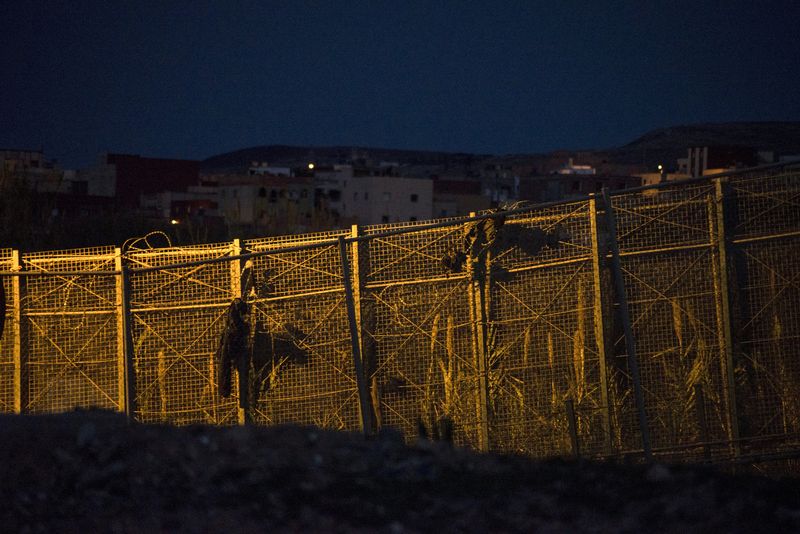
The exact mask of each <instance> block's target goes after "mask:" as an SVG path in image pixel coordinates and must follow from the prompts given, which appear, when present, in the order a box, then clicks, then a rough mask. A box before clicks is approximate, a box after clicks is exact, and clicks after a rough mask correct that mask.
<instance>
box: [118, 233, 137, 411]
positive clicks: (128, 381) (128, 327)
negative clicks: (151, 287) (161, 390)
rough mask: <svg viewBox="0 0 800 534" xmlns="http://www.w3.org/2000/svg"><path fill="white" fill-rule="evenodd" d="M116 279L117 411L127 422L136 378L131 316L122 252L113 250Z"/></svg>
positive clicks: (134, 392)
mask: <svg viewBox="0 0 800 534" xmlns="http://www.w3.org/2000/svg"><path fill="white" fill-rule="evenodd" d="M114 267H115V270H117V271H119V273H120V274H119V276H118V277H117V282H116V287H117V302H116V306H117V310H119V314H118V316H117V317H118V318H117V377H118V379H117V380H118V381H117V383H118V395H119V408H120V411H121V412H123V413H125V415H127V417H128V419H129V420H131V419H133V418H134V417H135V415H136V377H135V376H134V371H133V358H134V357H135V355H134V353H133V332H132V326H133V315H132V312H131V284H130V272H129V271H128V266H127V265H126V263H125V258H124V257H123V255H122V249H120V248H116V249H115V250H114Z"/></svg>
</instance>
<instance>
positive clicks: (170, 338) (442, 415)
mask: <svg viewBox="0 0 800 534" xmlns="http://www.w3.org/2000/svg"><path fill="white" fill-rule="evenodd" d="M799 255H800V172H798V170H797V168H796V167H794V169H793V168H792V167H788V166H787V167H779V168H769V169H751V170H749V171H747V172H743V173H738V174H729V175H725V176H718V177H711V178H706V179H698V180H693V181H687V182H683V183H667V184H661V185H660V186H657V187H651V188H639V189H635V190H627V191H619V192H614V193H613V194H612V195H609V194H608V193H607V192H604V193H603V194H598V195H596V196H591V197H589V198H585V199H581V200H575V201H568V202H561V203H552V204H547V205H539V206H533V207H526V208H519V209H513V210H510V211H501V212H492V213H484V214H480V215H478V216H473V217H469V218H467V217H465V218H455V219H447V220H439V221H435V222H432V223H421V222H415V223H404V224H394V225H382V226H369V227H354V228H353V229H352V230H349V231H332V232H327V233H320V234H309V235H292V236H285V237H278V238H266V239H257V240H248V241H239V240H235V241H233V242H231V243H221V244H210V245H199V246H190V247H180V248H176V247H163V248H150V247H149V246H146V241H144V240H140V241H138V242H135V243H133V244H132V245H131V246H128V247H127V248H126V249H122V250H121V249H119V248H113V247H100V248H93V249H81V250H63V251H56V252H37V253H30V254H27V253H20V252H18V251H15V250H0V272H1V273H2V282H3V288H4V293H5V299H6V306H5V321H4V322H5V325H4V329H3V330H4V331H3V334H2V345H0V349H1V350H2V352H0V410H2V411H4V412H17V413H50V412H58V411H63V410H69V409H72V408H74V407H90V406H92V407H103V408H109V409H114V410H119V411H122V412H126V413H127V414H129V416H130V417H132V418H135V419H136V420H138V421H143V422H168V423H174V424H191V423H212V424H220V425H235V424H242V423H252V424H264V425H273V424H279V423H289V422H292V423H302V424H313V425H319V426H321V427H327V428H336V429H345V430H361V431H364V432H367V433H372V432H375V431H377V430H378V429H379V428H381V427H393V428H397V429H400V430H401V431H402V432H403V433H404V434H405V435H406V436H407V437H408V438H409V439H412V438H413V437H415V436H416V435H417V433H418V432H419V431H420V429H421V428H423V427H424V428H425V430H426V432H427V433H429V434H436V433H443V434H444V433H447V434H449V433H450V432H452V439H453V440H454V441H455V442H456V443H458V444H461V445H468V446H471V447H473V448H475V449H479V450H497V451H512V452H521V453H526V454H531V455H534V456H546V455H558V454H581V455H586V456H612V455H620V454H633V455H641V454H644V455H646V456H650V455H659V456H662V457H668V458H672V459H694V460H697V459H700V460H703V459H705V460H710V461H715V460H731V459H742V458H745V459H746V458H753V457H754V455H759V457H761V458H766V457H776V455H791V454H793V453H794V452H795V451H797V450H798V449H800V447H798V439H797V438H798V431H800V358H798V350H797V348H796V347H797V343H798V339H800V299H799V298H798V297H799V296H800V263H799V262H798V261H797V258H798V256H799Z"/></svg>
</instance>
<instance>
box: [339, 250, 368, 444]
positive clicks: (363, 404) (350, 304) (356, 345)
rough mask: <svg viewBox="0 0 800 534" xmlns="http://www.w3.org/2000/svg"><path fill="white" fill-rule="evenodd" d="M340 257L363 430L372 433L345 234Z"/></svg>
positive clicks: (366, 433)
mask: <svg viewBox="0 0 800 534" xmlns="http://www.w3.org/2000/svg"><path fill="white" fill-rule="evenodd" d="M339 257H340V258H341V262H342V263H341V264H342V281H343V283H344V298H345V304H346V306H347V321H348V323H349V324H350V344H351V346H352V353H353V367H354V370H355V373H356V385H357V386H358V401H359V403H358V406H359V411H360V415H361V430H362V432H364V434H365V435H368V436H369V435H371V434H372V433H373V430H372V410H371V409H370V397H369V388H368V387H367V377H366V376H365V375H364V365H363V362H362V361H361V337H360V334H359V330H360V326H359V324H358V319H357V316H356V303H355V299H354V297H353V285H352V282H351V279H350V260H349V258H348V256H347V242H346V241H345V239H344V236H339Z"/></svg>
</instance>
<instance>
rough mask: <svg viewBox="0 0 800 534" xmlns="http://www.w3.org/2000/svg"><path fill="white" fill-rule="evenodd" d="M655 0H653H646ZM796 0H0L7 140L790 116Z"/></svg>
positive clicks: (799, 39)
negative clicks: (518, 0) (607, 0)
mask: <svg viewBox="0 0 800 534" xmlns="http://www.w3.org/2000/svg"><path fill="white" fill-rule="evenodd" d="M655 4H658V6H659V7H653V5H655ZM798 23H800V2H769V1H766V2H758V3H757V2H752V1H748V2H739V1H719V2H709V1H705V2H697V1H694V2H692V1H688V2H684V1H675V2H672V1H671V2H640V1H630V2H589V1H587V2H573V1H563V2H535V1H527V2H526V1H520V2H491V3H490V2H467V1H463V2H462V1H450V2H436V1H425V2H403V1H398V0H393V1H388V2H377V1H376V2H346V1H330V2H322V1H292V2H267V1H265V2H243V1H234V2H222V1H220V2H216V3H211V2H196V1H191V2H188V1H187V2H178V1H170V0H163V1H141V2H140V1H136V2H133V1H131V2H121V1H107V2H106V1H103V2H85V1H67V2H41V1H29V0H4V1H2V3H0V51H1V52H2V56H1V59H0V147H5V148H7V147H18V148H39V147H43V148H44V150H45V152H46V154H48V155H49V156H51V157H55V158H58V159H59V160H60V161H61V162H62V163H63V164H64V165H66V166H68V167H69V166H73V167H74V166H82V165H85V164H88V163H91V162H93V161H94V160H95V158H96V156H97V154H98V153H99V152H102V151H113V152H132V153H139V154H143V155H148V156H159V157H177V158H191V159H202V158H205V157H208V156H211V155H214V154H217V153H220V152H225V151H229V150H234V149H238V148H243V147H247V146H254V145H262V144H310V145H362V146H380V147H387V148H409V149H429V150H447V151H462V152H479V153H494V154H508V153H531V152H543V151H549V150H552V149H556V148H574V149H577V148H605V147H610V146H616V145H619V144H623V143H626V142H628V141H630V140H632V139H634V138H635V137H637V136H639V135H641V134H643V133H645V132H646V131H648V130H650V129H653V128H658V127H663V126H670V125H676V124H682V123H697V122H723V121H738V120H800V75H799V74H798V72H799V71H800V31H798V28H799V27H800V24H798Z"/></svg>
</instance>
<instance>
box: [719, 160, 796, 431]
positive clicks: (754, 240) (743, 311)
mask: <svg viewBox="0 0 800 534" xmlns="http://www.w3.org/2000/svg"><path fill="white" fill-rule="evenodd" d="M721 189H722V192H723V193H724V195H725V198H726V199H728V201H727V202H726V203H725V205H724V209H725V210H726V216H727V217H726V221H727V223H728V228H727V231H728V235H729V236H730V240H731V243H730V245H729V251H730V258H729V260H730V272H731V285H732V288H733V291H732V299H731V301H732V302H731V307H732V310H731V312H732V320H733V342H734V366H735V373H736V384H737V401H738V403H737V405H738V408H739V420H740V432H741V435H742V438H744V439H745V440H751V439H752V440H761V439H767V438H772V439H774V438H775V437H776V436H787V435H788V436H797V435H798V433H800V388H799V387H798V384H800V358H798V351H797V346H798V342H800V307H799V306H798V302H800V265H798V261H797V251H798V249H800V176H798V175H797V174H780V175H777V176H770V177H764V176H758V175H755V176H752V175H751V176H742V177H738V178H735V179H731V180H730V181H729V182H728V183H726V184H721ZM745 446H746V447H747V446H748V441H745Z"/></svg>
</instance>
